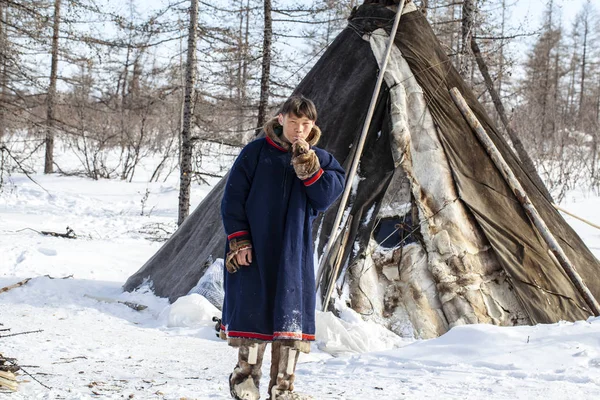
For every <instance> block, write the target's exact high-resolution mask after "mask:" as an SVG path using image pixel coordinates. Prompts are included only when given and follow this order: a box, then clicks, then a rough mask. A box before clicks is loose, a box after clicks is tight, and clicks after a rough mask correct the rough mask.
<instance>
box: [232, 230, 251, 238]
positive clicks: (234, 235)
mask: <svg viewBox="0 0 600 400" xmlns="http://www.w3.org/2000/svg"><path fill="white" fill-rule="evenodd" d="M249 234H250V232H248V231H237V232H234V233H232V234H231V235H229V236H227V239H228V240H231V239H233V238H236V237H239V236H244V235H249Z"/></svg>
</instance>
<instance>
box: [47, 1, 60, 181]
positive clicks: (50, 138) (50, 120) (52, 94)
mask: <svg viewBox="0 0 600 400" xmlns="http://www.w3.org/2000/svg"><path fill="white" fill-rule="evenodd" d="M60 1H61V0H54V23H53V26H52V61H51V66H50V85H49V86H48V96H47V98H46V102H47V114H46V157H45V163H44V173H45V174H51V173H52V172H54V106H55V104H54V103H55V99H56V78H57V69H58V34H59V28H60Z"/></svg>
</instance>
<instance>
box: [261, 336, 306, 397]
mask: <svg viewBox="0 0 600 400" xmlns="http://www.w3.org/2000/svg"><path fill="white" fill-rule="evenodd" d="M288 342H289V343H288ZM294 343H301V342H298V341H282V340H275V341H273V344H272V357H271V381H270V382H269V399H270V400H311V399H313V397H311V396H308V395H305V394H301V393H296V392H294V379H295V378H296V375H295V374H294V372H295V370H296V363H297V362H298V356H299V355H300V350H299V349H298V348H297V346H294ZM309 346H310V345H309ZM308 349H310V347H308ZM308 349H307V350H306V351H304V352H306V353H307V352H308ZM302 350H304V349H302Z"/></svg>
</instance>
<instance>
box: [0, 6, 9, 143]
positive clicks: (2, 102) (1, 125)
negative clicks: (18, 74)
mask: <svg viewBox="0 0 600 400" xmlns="http://www.w3.org/2000/svg"><path fill="white" fill-rule="evenodd" d="M7 19H8V9H6V8H5V6H4V4H3V3H0V20H1V21H2V24H0V142H2V139H3V138H4V134H5V132H6V105H7V99H6V93H7V90H6V87H7V85H8V78H7V74H8V71H7V70H6V65H7V63H6V58H7V57H6V55H7V53H8V37H7V22H8V21H7Z"/></svg>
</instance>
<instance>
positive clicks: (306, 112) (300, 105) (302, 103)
mask: <svg viewBox="0 0 600 400" xmlns="http://www.w3.org/2000/svg"><path fill="white" fill-rule="evenodd" d="M281 113H282V114H284V115H285V114H294V115H296V116H297V117H306V118H308V119H310V120H311V121H316V120H317V107H315V103H313V102H312V101H311V100H309V99H307V98H306V97H304V96H302V95H295V96H292V97H290V98H289V99H287V101H286V102H285V103H284V104H283V107H281Z"/></svg>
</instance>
